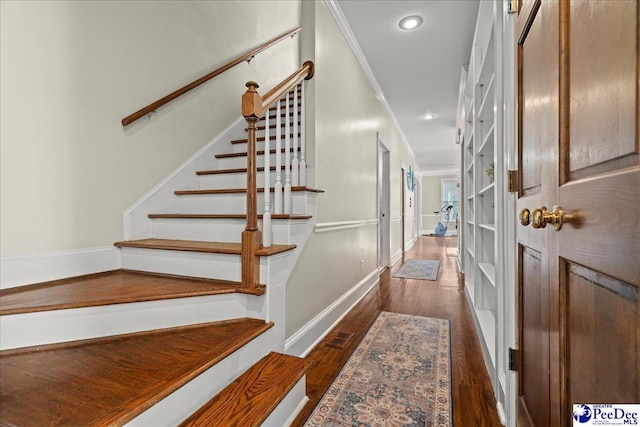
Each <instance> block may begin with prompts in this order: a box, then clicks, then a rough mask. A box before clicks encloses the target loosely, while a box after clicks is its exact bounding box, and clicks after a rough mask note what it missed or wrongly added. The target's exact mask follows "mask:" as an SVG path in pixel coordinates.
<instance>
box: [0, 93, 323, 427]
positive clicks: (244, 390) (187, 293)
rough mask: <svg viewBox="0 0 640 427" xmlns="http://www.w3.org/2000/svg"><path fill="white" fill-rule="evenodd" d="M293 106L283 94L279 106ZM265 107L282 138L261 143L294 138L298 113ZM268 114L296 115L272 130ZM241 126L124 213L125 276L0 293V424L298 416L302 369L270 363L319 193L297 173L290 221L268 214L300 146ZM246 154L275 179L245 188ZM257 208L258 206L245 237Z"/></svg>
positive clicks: (281, 359) (264, 420) (260, 421)
mask: <svg viewBox="0 0 640 427" xmlns="http://www.w3.org/2000/svg"><path fill="white" fill-rule="evenodd" d="M296 84H297V82H296ZM256 87H257V85H256ZM298 90H300V86H298V87H297V89H295V91H294V92H293V93H295V94H298ZM266 98H267V96H265V99H266ZM300 98H301V97H299V96H294V95H290V94H287V95H286V97H285V100H284V101H283V103H285V102H286V103H290V104H295V105H296V106H297V105H299V104H298V103H299V102H300ZM243 105H244V100H243ZM265 110H266V111H265V114H264V115H265V116H266V117H265V118H262V119H260V120H258V118H259V116H260V114H258V115H254V116H252V119H251V120H254V121H255V123H257V127H256V129H257V131H258V132H265V130H266V129H267V130H271V129H275V130H277V129H276V126H277V127H278V128H280V130H282V132H278V134H277V136H268V137H266V139H267V142H271V141H272V140H274V139H275V138H276V137H278V138H282V139H283V140H284V139H287V136H288V137H289V138H293V137H294V135H297V134H298V132H296V131H295V130H296V129H298V127H299V126H300V124H301V117H302V114H301V111H302V109H301V108H298V107H296V108H291V110H292V111H293V112H289V108H286V109H284V108H283V110H284V111H286V113H284V114H283V113H281V112H280V111H281V110H280V109H278V110H276V109H275V107H274V108H272V109H265ZM276 116H279V117H280V118H285V119H292V120H284V123H280V120H278V122H277V125H273V124H272V123H270V121H269V119H271V120H273V119H275V118H276ZM268 118H269V119H268ZM247 121H249V118H247ZM246 126H247V124H246V123H245V122H244V121H243V120H238V121H236V122H235V123H233V124H232V125H231V126H229V127H228V128H227V129H226V130H225V131H224V132H223V133H222V134H221V135H219V136H218V137H217V138H215V139H214V140H213V141H211V143H209V144H208V145H207V146H206V147H204V148H203V149H202V150H200V151H199V152H198V153H196V154H195V155H194V156H193V157H192V158H191V159H189V160H188V161H187V162H186V163H185V164H184V165H183V166H181V167H180V168H179V169H178V170H176V171H175V172H174V173H173V174H171V175H170V176H169V177H167V178H166V179H165V180H164V181H163V182H161V183H160V184H159V185H158V186H157V187H156V188H154V189H153V190H151V191H150V192H149V193H148V194H147V195H145V196H144V197H142V198H141V199H140V200H139V201H138V202H136V203H135V204H134V205H133V206H132V207H131V208H130V209H128V210H127V211H126V212H125V238H126V240H125V241H121V242H117V243H115V245H116V247H118V248H120V251H121V269H120V270H115V271H109V272H102V273H96V274H91V275H87V276H81V277H72V278H68V279H63V280H56V281H51V282H46V283H40V284H33V285H27V286H20V287H15V288H10V289H4V290H1V291H0V336H1V337H2V338H1V340H0V346H1V347H0V425H1V426H34V425H38V426H40V425H56V426H57V425H74V426H80V425H82V426H105V425H110V426H111V425H125V424H126V425H131V426H174V425H178V424H181V423H183V425H203V426H204V425H206V426H213V425H225V426H226V425H242V426H254V425H255V426H259V425H265V426H278V427H280V426H284V425H288V423H289V422H290V421H291V420H293V418H294V417H295V415H296V414H297V412H298V411H299V410H300V409H301V408H302V406H303V405H304V403H305V402H306V400H307V399H306V396H305V380H304V375H305V372H306V371H307V369H308V368H309V364H308V363H307V362H306V361H304V360H303V359H299V358H296V357H293V356H287V355H283V354H280V353H279V352H282V351H283V350H284V338H285V333H284V326H285V318H284V313H285V284H286V281H287V278H288V276H289V273H290V272H291V269H292V268H293V266H294V265H295V261H296V259H297V256H298V254H299V252H300V249H301V248H302V246H303V245H304V242H305V241H306V239H307V237H308V235H309V233H310V232H311V229H312V227H313V215H314V214H315V197H316V195H317V194H318V193H320V192H321V190H318V189H315V188H312V187H307V186H306V185H299V184H300V182H307V180H306V174H307V172H308V171H307V170H306V167H304V169H301V171H300V173H301V174H303V175H305V176H304V177H303V178H300V179H299V182H298V185H294V186H290V201H289V202H285V208H284V210H285V211H286V212H287V213H284V212H279V210H280V209H278V208H276V209H275V212H274V213H270V212H269V211H268V208H269V206H277V204H278V203H280V202H279V201H278V199H282V198H285V200H286V198H287V197H289V196H288V195H287V194H288V193H287V192H288V189H286V188H285V190H281V189H280V188H279V187H278V186H277V185H275V186H272V185H270V183H271V182H275V181H276V180H277V177H278V176H280V175H281V174H285V175H286V176H287V177H288V176H289V172H290V171H291V170H293V168H295V167H296V165H291V163H290V161H289V160H287V159H285V160H284V161H282V162H281V161H280V160H279V159H278V160H277V163H276V158H277V157H278V156H285V154H286V152H287V151H288V152H294V151H297V150H301V147H300V146H298V147H296V148H291V149H282V148H280V149H278V150H272V149H270V148H267V149H266V150H265V148H264V144H265V137H258V138H257V139H258V141H257V142H255V141H254V142H252V141H251V139H250V138H251V132H249V139H247V137H246V134H245V127H246ZM280 133H282V135H280ZM256 143H257V144H259V145H260V146H259V147H257V150H256V147H255V145H253V144H256ZM287 145H288V144H287ZM294 146H295V144H294ZM302 150H304V148H302ZM252 151H257V156H256V158H255V160H254V161H253V162H254V165H255V166H257V167H256V169H257V170H258V172H265V169H266V174H265V176H267V177H270V179H268V180H266V178H265V179H263V180H262V186H261V187H257V186H256V187H257V188H256V190H257V191H256V192H255V193H252V192H251V185H250V184H251V178H247V176H248V172H247V160H248V158H249V159H250V158H251V153H252ZM265 151H267V153H265ZM267 158H268V159H267ZM265 162H267V166H266V167H264V165H265ZM281 163H283V164H284V166H281ZM249 164H251V161H250V162H249ZM273 164H277V165H278V166H277V167H272V166H271V165H273ZM296 164H297V163H296ZM250 172H251V170H250V171H249V173H250ZM265 180H266V181H265ZM254 181H255V174H254ZM265 182H266V183H267V185H266V188H265V186H264V183H265ZM248 183H249V185H247V184H248ZM254 184H255V183H254ZM274 187H275V190H274ZM278 192H281V193H282V194H278V195H277V196H276V194H277V193H278ZM252 194H253V195H252ZM281 195H282V197H280V196H281ZM265 198H266V201H267V202H268V203H266V204H265ZM251 199H254V200H255V201H256V202H257V206H263V205H264V206H265V213H264V214H260V215H258V216H257V221H258V227H254V228H252V227H250V225H249V224H250V221H251V215H252V213H251V210H252V209H251V207H250V206H249V205H248V203H247V200H251ZM286 203H289V208H288V209H287V208H286ZM265 217H268V220H266V219H265ZM267 222H268V223H272V225H269V224H266V225H265V224H264V223H267ZM267 227H269V228H268V229H265V228H267ZM246 233H250V244H251V245H253V246H251V245H249V246H247V244H246V241H245V236H246V235H247V234H246ZM251 233H252V234H251ZM261 233H264V234H268V238H265V244H262V243H261V241H259V240H256V238H255V237H256V236H257V237H260V236H261ZM241 236H242V239H241ZM271 240H272V241H273V243H272V242H271ZM252 248H253V249H252ZM254 261H256V262H257V264H255V266H254V265H253V264H252V263H253V262H254ZM256 279H258V280H256Z"/></svg>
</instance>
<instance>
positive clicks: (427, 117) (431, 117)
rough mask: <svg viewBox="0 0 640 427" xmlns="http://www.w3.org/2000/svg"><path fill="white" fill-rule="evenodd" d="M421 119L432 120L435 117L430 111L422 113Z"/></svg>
mask: <svg viewBox="0 0 640 427" xmlns="http://www.w3.org/2000/svg"><path fill="white" fill-rule="evenodd" d="M420 118H421V119H422V120H433V119H435V118H436V115H435V114H432V113H427V114H425V115H423V116H422V117H420Z"/></svg>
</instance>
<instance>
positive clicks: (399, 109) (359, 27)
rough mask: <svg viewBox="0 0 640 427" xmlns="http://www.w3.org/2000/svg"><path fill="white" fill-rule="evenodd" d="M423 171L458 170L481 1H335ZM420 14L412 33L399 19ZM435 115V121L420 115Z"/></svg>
mask: <svg viewBox="0 0 640 427" xmlns="http://www.w3.org/2000/svg"><path fill="white" fill-rule="evenodd" d="M335 4H337V6H338V8H339V9H340V10H341V11H342V14H343V15H344V18H345V19H346V21H347V23H348V26H349V27H350V29H351V32H352V33H353V35H354V36H355V39H356V40H357V43H358V45H359V46H360V49H361V50H362V53H363V54H364V57H365V58H366V62H367V63H368V65H369V67H370V69H371V72H372V73H373V75H374V78H375V80H376V81H377V83H378V86H379V88H380V89H381V91H382V95H383V98H384V99H385V100H386V102H387V104H388V105H389V107H390V109H391V111H392V112H393V114H394V115H395V117H396V119H397V121H398V123H399V125H400V128H401V129H402V132H403V133H404V135H405V136H406V139H407V141H408V143H409V145H410V146H411V148H412V150H413V152H414V154H415V156H416V160H417V162H418V167H419V169H420V171H421V172H423V173H424V172H427V173H428V172H435V171H450V170H457V169H458V164H457V151H458V149H459V145H456V144H455V140H456V133H457V131H456V109H457V104H458V90H459V85H460V73H461V69H462V67H463V66H466V65H467V64H468V63H469V56H470V54H471V44H472V42H473V32H474V28H475V22H476V15H477V13H478V5H479V0H419V1H418V0H390V1H389V0H334V5H335ZM408 15H420V16H421V17H422V18H423V19H424V22H423V23H422V25H421V26H420V27H418V28H417V29H415V30H410V31H406V30H401V29H400V27H399V26H398V22H399V21H400V19H402V18H404V17H405V16H408ZM425 113H434V114H436V115H437V117H436V118H435V119H433V120H429V121H427V120H422V119H421V118H420V116H422V115H423V114H425Z"/></svg>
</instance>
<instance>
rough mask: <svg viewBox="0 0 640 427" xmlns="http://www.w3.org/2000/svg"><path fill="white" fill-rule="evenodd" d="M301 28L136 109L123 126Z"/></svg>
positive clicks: (299, 28) (124, 120)
mask: <svg viewBox="0 0 640 427" xmlns="http://www.w3.org/2000/svg"><path fill="white" fill-rule="evenodd" d="M300 30H302V27H297V28H294V29H293V30H291V31H289V32H287V33H285V34H282V35H280V36H278V37H276V38H274V39H271V40H269V41H267V42H265V43H263V44H262V45H260V46H259V47H257V48H255V49H253V50H252V51H251V52H248V53H245V54H244V55H242V56H239V57H238V58H236V59H234V60H233V61H231V62H229V63H228V64H226V65H223V66H222V67H220V68H218V69H217V70H215V71H212V72H210V73H209V74H207V75H206V76H203V77H200V78H199V79H198V80H196V81H194V82H192V83H189V84H188V85H186V86H184V87H182V88H180V89H178V90H176V91H174V92H172V93H170V94H169V95H167V96H165V97H163V98H160V99H159V100H157V101H156V102H153V103H151V104H149V105H147V106H146V107H144V108H142V109H140V110H138V111H136V112H135V113H133V114H131V115H129V116H127V117H125V118H124V119H122V126H127V125H129V124H131V123H133V122H135V121H136V120H138V119H140V118H142V117H144V116H146V115H147V114H149V113H151V112H153V111H155V110H157V109H158V108H160V107H162V106H163V105H165V104H167V103H169V102H171V101H173V100H174V99H176V98H178V97H180V96H182V95H184V94H185V93H187V92H189V91H190V90H192V89H195V88H196V87H198V86H200V85H201V84H203V83H205V82H207V81H209V80H211V79H212V78H214V77H215V76H217V75H220V74H222V73H223V72H225V71H227V70H228V69H230V68H233V67H235V66H236V65H238V64H240V63H242V62H244V61H250V60H251V59H253V57H254V56H256V55H257V54H259V53H260V52H262V51H264V50H266V49H268V48H270V47H271V46H273V45H275V44H277V43H279V42H281V41H282V40H284V39H286V38H287V37H293V36H295V35H296V34H297V33H298V32H300Z"/></svg>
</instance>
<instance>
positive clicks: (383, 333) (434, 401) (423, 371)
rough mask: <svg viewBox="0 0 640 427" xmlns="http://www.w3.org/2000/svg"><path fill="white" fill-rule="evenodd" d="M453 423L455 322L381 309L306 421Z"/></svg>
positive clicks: (405, 425) (370, 426) (403, 425)
mask: <svg viewBox="0 0 640 427" xmlns="http://www.w3.org/2000/svg"><path fill="white" fill-rule="evenodd" d="M451 425H453V422H452V412H451V352H450V338H449V321H448V320H442V319H433V318H429V317H419V316H409V315H406V314H397V313H388V312H386V311H383V312H382V313H380V315H379V316H378V318H377V319H376V321H375V322H374V324H373V326H371V328H370V329H369V331H368V332H367V334H366V335H365V336H364V338H363V339H362V341H361V342H360V344H358V347H357V348H356V350H355V351H354V352H353V354H352V355H351V357H350V358H349V360H348V361H347V363H346V365H344V367H343V368H342V370H341V371H340V373H339V374H338V376H337V377H336V379H335V380H334V382H333V384H331V387H329V389H328V390H327V392H326V393H325V395H324V396H323V397H322V400H320V403H318V405H317V406H316V408H315V410H314V411H313V413H312V414H311V415H310V416H309V419H308V420H307V423H306V424H305V426H307V427H316V426H324V427H327V426H344V427H346V426H358V427H360V426H367V427H383V426H384V427H386V426H389V427H390V426H397V427H414V426H420V427H423V426H438V427H445V426H451Z"/></svg>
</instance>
